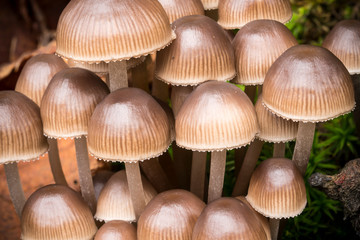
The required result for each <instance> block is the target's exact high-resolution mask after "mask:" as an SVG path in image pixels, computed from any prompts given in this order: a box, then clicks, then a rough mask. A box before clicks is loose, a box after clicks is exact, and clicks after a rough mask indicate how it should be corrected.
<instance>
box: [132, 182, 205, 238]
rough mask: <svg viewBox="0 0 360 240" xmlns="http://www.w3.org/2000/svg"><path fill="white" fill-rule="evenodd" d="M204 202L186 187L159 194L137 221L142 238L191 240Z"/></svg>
mask: <svg viewBox="0 0 360 240" xmlns="http://www.w3.org/2000/svg"><path fill="white" fill-rule="evenodd" d="M204 207H205V203H204V202H203V201H201V200H200V199H199V198H198V197H196V196H195V195H194V194H192V193H190V192H188V191H185V190H180V189H176V190H170V191H166V192H162V193H160V194H159V195H157V196H156V197H155V198H154V199H153V200H151V201H150V203H149V204H148V205H147V206H146V208H145V210H144V212H143V213H142V214H141V216H140V218H139V222H138V231H137V233H138V239H139V240H160V239H164V240H165V239H171V240H190V239H191V235H192V231H193V227H194V225H195V222H196V220H197V218H198V217H199V215H200V213H201V211H202V210H203V209H204Z"/></svg>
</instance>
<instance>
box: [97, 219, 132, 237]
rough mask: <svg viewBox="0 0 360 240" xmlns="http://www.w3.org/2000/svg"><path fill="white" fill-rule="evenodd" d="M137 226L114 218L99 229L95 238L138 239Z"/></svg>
mask: <svg viewBox="0 0 360 240" xmlns="http://www.w3.org/2000/svg"><path fill="white" fill-rule="evenodd" d="M136 239H137V238H136V228H135V227H134V226H133V225H132V224H130V223H128V222H124V221H120V220H114V221H110V222H107V223H105V224H104V225H102V226H101V228H100V229H99V231H97V233H96V235H95V238H94V240H136Z"/></svg>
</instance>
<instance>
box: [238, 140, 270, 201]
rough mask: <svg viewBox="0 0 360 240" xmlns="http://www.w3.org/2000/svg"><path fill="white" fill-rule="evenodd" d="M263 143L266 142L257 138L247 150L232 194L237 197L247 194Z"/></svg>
mask: <svg viewBox="0 0 360 240" xmlns="http://www.w3.org/2000/svg"><path fill="white" fill-rule="evenodd" d="M263 145H264V142H263V141H260V140H259V139H255V140H254V142H252V143H251V144H250V146H249V148H248V150H247V151H246V155H245V158H244V162H243V164H242V166H241V169H240V172H239V175H238V176H237V179H236V183H235V186H234V189H233V192H232V196H234V197H236V196H244V195H246V193H247V189H248V186H249V182H250V178H251V174H252V173H253V171H254V169H255V166H256V162H257V161H258V159H259V156H260V153H261V149H262V146H263Z"/></svg>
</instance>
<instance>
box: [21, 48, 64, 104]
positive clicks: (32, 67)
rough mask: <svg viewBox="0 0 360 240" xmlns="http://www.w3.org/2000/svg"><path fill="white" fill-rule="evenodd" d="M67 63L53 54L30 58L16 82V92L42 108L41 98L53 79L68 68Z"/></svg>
mask: <svg viewBox="0 0 360 240" xmlns="http://www.w3.org/2000/svg"><path fill="white" fill-rule="evenodd" d="M67 67H68V66H67V65H66V63H65V62H64V61H63V60H62V59H61V58H59V57H57V56H55V55H53V54H39V55H36V56H34V57H32V58H30V59H29V60H28V61H27V62H26V64H25V65H24V68H23V69H22V70H21V73H20V76H19V78H18V80H17V82H16V86H15V90H16V91H18V92H21V93H23V94H24V95H25V96H27V97H29V98H30V99H31V100H33V101H34V102H35V103H36V104H37V105H38V106H40V103H41V98H42V96H43V94H44V92H45V90H46V88H47V86H48V84H49V82H50V80H51V79H52V77H53V76H54V75H55V74H56V73H57V72H59V71H61V70H63V69H64V68H67Z"/></svg>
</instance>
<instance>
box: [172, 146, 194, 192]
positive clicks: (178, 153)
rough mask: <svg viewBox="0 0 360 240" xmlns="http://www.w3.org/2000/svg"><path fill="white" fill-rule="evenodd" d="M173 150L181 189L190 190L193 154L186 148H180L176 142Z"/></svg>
mask: <svg viewBox="0 0 360 240" xmlns="http://www.w3.org/2000/svg"><path fill="white" fill-rule="evenodd" d="M172 150H173V156H174V165H175V172H176V176H177V178H178V182H179V184H180V187H181V188H182V189H189V187H190V174H191V173H190V172H191V162H192V161H191V158H192V152H191V151H190V150H187V149H185V148H180V147H178V146H177V145H176V143H175V142H173V144H172Z"/></svg>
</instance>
